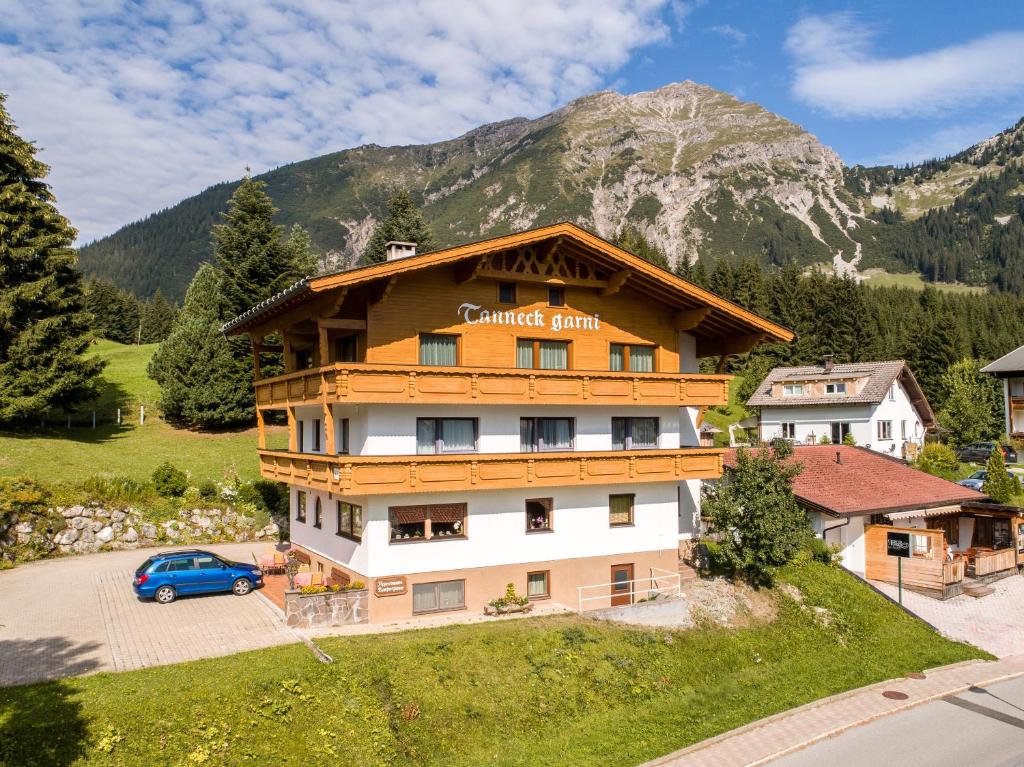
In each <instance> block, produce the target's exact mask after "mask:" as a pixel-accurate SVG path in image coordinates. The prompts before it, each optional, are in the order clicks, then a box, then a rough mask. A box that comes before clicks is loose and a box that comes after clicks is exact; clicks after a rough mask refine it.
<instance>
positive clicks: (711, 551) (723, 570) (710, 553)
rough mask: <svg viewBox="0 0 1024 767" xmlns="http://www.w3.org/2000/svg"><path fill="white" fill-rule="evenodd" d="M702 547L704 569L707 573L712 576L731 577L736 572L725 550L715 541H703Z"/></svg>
mask: <svg viewBox="0 0 1024 767" xmlns="http://www.w3.org/2000/svg"><path fill="white" fill-rule="evenodd" d="M701 545H702V546H703V547H704V555H705V556H704V557H702V558H701V559H703V560H704V563H705V568H704V569H706V570H707V571H708V572H709V573H711V574H713V575H732V574H733V573H735V572H736V568H735V566H734V563H733V560H732V558H731V557H729V556H728V554H727V553H726V551H725V549H724V548H722V545H721V544H720V543H718V542H717V541H704V542H703V543H702V544H701Z"/></svg>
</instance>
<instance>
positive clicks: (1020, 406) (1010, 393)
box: [981, 346, 1024, 439]
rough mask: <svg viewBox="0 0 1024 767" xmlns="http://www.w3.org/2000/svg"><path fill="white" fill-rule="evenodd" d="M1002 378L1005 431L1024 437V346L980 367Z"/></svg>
mask: <svg viewBox="0 0 1024 767" xmlns="http://www.w3.org/2000/svg"><path fill="white" fill-rule="evenodd" d="M981 372H983V373H991V374H992V375H994V376H996V377H997V378H1001V379H1002V380H1003V412H1004V413H1005V421H1004V423H1005V428H1006V433H1007V434H1009V435H1010V436H1011V437H1014V438H1016V439H1021V438H1024V346H1018V347H1017V348H1016V349H1014V350H1013V351H1012V352H1010V353H1008V354H1004V355H1003V356H1002V357H1000V358H999V359H997V360H996V361H995V362H992V363H989V364H988V365H986V366H985V367H983V368H982V369H981Z"/></svg>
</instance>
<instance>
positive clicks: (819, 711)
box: [641, 656, 1024, 767]
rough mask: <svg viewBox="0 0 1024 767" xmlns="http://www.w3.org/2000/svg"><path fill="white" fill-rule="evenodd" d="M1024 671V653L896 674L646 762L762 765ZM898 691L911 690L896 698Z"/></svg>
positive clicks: (663, 766) (685, 766) (661, 766)
mask: <svg viewBox="0 0 1024 767" xmlns="http://www.w3.org/2000/svg"><path fill="white" fill-rule="evenodd" d="M1022 675H1024V656H1016V657H1012V658H1003V659H1001V660H999V661H991V662H988V661H970V662H967V663H958V664H954V665H952V666H944V667H942V668H939V669H931V670H930V671H927V672H926V673H925V678H924V679H894V680H891V681H888V682H883V683H881V684H877V685H872V686H870V687H864V688H861V689H859V690H853V691H851V692H847V693H843V694H841V695H835V696H833V697H831V698H824V699H822V700H819V701H815V702H814V703H809V704H808V705H806V706H802V707H800V708H795V709H792V710H791V711H786V712H784V713H781V714H778V715H776V716H773V717H769V718H768V719H763V720H761V721H760V722H754V723H753V724H750V725H747V726H746V727H741V728H739V729H738V730H733V731H732V732H728V733H725V734H724V735H720V736H718V737H716V738H711V739H710V740H706V741H704V742H703V743H698V744H697V745H695V746H691V747H689V748H685V749H683V750H681V751H677V752H675V753H673V754H669V755H668V756H663V757H661V758H660V759H655V760H654V761H651V762H647V763H646V764H644V765H642V766H641V767H756V766H757V765H763V764H769V763H770V762H772V761H773V760H775V759H778V758H780V757H782V756H785V755H786V754H790V753H793V752H794V751H797V750H799V749H801V748H804V747H806V746H809V745H811V744H812V743H817V742H818V741H821V740H824V739H825V738H830V737H833V736H835V735H838V734H839V733H841V732H844V731H846V730H849V729H850V728H852V727H857V726H859V725H862V724H866V723H868V722H870V721H873V720H875V719H878V718H879V717H883V716H887V715H889V714H893V713H896V712H897V711H904V710H906V709H908V708H911V707H913V706H917V705H920V704H922V703H925V702H928V701H930V700H936V699H938V698H944V697H946V696H947V695H954V694H957V693H960V692H963V691H965V690H966V689H967V688H969V687H971V686H983V685H987V684H993V683H995V682H998V681H1002V680H1004V679H1012V678H1014V677H1018V676H1022ZM887 691H893V692H900V693H903V694H904V695H906V698H905V699H904V700H892V699H890V698H886V697H884V696H883V695H882V693H883V692H887Z"/></svg>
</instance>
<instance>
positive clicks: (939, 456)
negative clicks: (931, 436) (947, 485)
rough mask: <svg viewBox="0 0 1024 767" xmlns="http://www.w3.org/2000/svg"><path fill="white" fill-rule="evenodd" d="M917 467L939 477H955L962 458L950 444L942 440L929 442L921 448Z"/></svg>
mask: <svg viewBox="0 0 1024 767" xmlns="http://www.w3.org/2000/svg"><path fill="white" fill-rule="evenodd" d="M917 468H919V469H920V470H921V471H926V472H928V473H929V474H934V475H935V476H937V477H944V478H946V479H954V478H956V473H957V471H958V470H959V469H960V460H959V459H958V458H957V457H956V452H955V451H954V450H953V448H951V447H950V446H949V445H946V444H943V443H942V442H929V443H928V444H927V445H925V446H924V447H923V448H922V449H921V454H920V455H919V456H918V457H917Z"/></svg>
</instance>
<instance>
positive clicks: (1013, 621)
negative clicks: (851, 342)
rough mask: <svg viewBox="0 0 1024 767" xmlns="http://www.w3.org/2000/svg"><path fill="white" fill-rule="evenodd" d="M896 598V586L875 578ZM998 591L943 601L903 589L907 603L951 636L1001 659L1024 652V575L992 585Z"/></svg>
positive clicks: (910, 608) (911, 608)
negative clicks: (976, 596)
mask: <svg viewBox="0 0 1024 767" xmlns="http://www.w3.org/2000/svg"><path fill="white" fill-rule="evenodd" d="M872 583H873V584H874V585H875V586H876V587H878V589H879V590H881V591H883V592H885V593H886V594H888V595H889V596H891V597H892V598H893V599H896V587H895V586H893V585H891V584H888V583H879V582H878V581H872ZM991 586H992V588H993V589H995V593H994V594H989V595H988V596H987V597H982V598H981V599H975V598H974V597H969V596H967V595H966V594H961V595H960V596H958V597H953V598H952V599H947V600H945V601H940V600H938V599H932V598H931V597H926V596H924V595H923V594H918V593H916V592H914V591H908V590H907V589H904V590H903V606H904V607H906V608H907V609H909V610H910V611H911V612H913V613H914V614H916V615H918V616H920V617H921V618H922V619H923V620H926V621H928V623H930V624H932V625H933V626H935V628H937V629H938V630H939V631H941V632H942V633H943V634H945V635H946V636H948V637H950V638H951V639H959V640H961V641H964V642H970V643H971V644H972V645H974V646H975V647H980V648H981V649H983V650H988V651H989V652H990V653H992V654H993V655H995V656H996V657H997V658H1005V657H1007V656H1009V655H1024V577H1021V576H1019V575H1013V576H1010V577H1009V578H1003V579H1002V580H1001V581H996V582H995V583H993V584H991Z"/></svg>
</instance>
